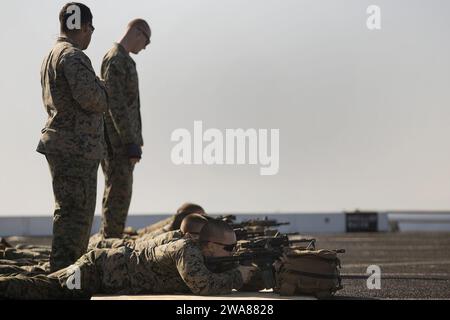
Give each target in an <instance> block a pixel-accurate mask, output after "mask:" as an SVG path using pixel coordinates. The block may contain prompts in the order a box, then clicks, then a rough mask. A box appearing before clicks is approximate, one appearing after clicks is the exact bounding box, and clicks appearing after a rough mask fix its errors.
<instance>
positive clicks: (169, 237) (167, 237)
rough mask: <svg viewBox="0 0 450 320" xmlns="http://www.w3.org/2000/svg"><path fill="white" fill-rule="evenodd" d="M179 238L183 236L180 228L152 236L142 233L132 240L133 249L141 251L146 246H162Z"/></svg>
mask: <svg viewBox="0 0 450 320" xmlns="http://www.w3.org/2000/svg"><path fill="white" fill-rule="evenodd" d="M181 238H183V232H181V230H174V231H168V232H166V233H163V234H160V235H159V236H157V237H154V238H153V237H150V236H149V235H144V236H142V237H140V238H138V239H136V241H135V242H134V250H137V251H142V250H145V249H146V248H150V247H157V246H162V245H164V244H167V243H170V242H172V241H176V240H179V239H181Z"/></svg>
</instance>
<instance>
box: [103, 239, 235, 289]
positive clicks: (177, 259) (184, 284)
mask: <svg viewBox="0 0 450 320" xmlns="http://www.w3.org/2000/svg"><path fill="white" fill-rule="evenodd" d="M114 273H115V271H114V270H111V271H109V270H107V271H106V272H105V271H104V272H103V274H104V275H105V276H107V277H114ZM125 274H126V275H127V276H128V281H129V283H128V288H124V290H121V292H122V293H126V294H144V293H169V294H175V293H193V294H196V295H215V294H229V293H231V291H232V289H240V288H241V286H242V284H243V282H242V277H241V274H240V272H239V271H238V270H237V269H233V270H229V271H226V272H223V273H212V272H211V271H209V270H208V269H207V268H206V266H205V264H204V258H203V255H202V252H201V250H200V248H199V246H198V245H197V244H196V243H195V242H193V241H192V240H191V239H180V240H177V241H173V242H170V243H168V244H165V245H161V246H157V247H148V248H146V249H145V250H143V251H133V252H132V253H131V257H130V258H129V259H127V263H126V272H119V273H118V275H119V276H121V277H123V276H124V275H125ZM109 282H112V283H115V282H116V281H115V279H113V278H112V279H109V278H108V279H103V283H109Z"/></svg>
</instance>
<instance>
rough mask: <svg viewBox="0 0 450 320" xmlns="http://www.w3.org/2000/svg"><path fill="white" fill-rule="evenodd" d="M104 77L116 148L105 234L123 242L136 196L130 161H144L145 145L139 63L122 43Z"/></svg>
mask: <svg viewBox="0 0 450 320" xmlns="http://www.w3.org/2000/svg"><path fill="white" fill-rule="evenodd" d="M101 74H102V78H103V79H104V80H105V83H106V86H107V90H108V94H109V111H108V112H107V113H106V114H105V125H106V133H107V139H108V140H109V142H110V144H111V147H112V150H110V152H109V154H108V157H107V158H105V159H104V160H103V161H102V168H103V173H104V175H105V192H104V196H103V221H102V227H101V233H102V234H103V236H104V237H105V238H120V237H121V236H122V232H123V230H124V228H125V222H126V219H127V215H128V210H129V207H130V203H131V196H132V188H133V171H134V167H135V165H134V164H133V163H132V162H131V161H130V159H140V158H141V154H142V149H141V148H142V146H143V145H144V141H143V138H142V121H141V113H140V100H139V80H138V74H137V70H136V63H135V62H134V61H133V59H132V58H131V57H130V54H129V53H128V52H127V51H126V50H125V48H124V47H122V46H121V45H120V44H118V43H116V44H114V46H113V48H112V49H111V50H110V51H109V52H108V53H107V54H106V55H105V57H104V58H103V63H102V71H101Z"/></svg>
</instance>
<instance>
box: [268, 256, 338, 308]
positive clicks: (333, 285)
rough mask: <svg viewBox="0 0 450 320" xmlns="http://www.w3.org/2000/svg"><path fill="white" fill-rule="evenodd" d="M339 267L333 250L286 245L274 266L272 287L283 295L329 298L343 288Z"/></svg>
mask: <svg viewBox="0 0 450 320" xmlns="http://www.w3.org/2000/svg"><path fill="white" fill-rule="evenodd" d="M340 268H341V263H340V260H339V258H338V257H337V253H336V251H330V250H301V249H295V248H289V249H287V250H286V252H285V254H284V255H283V257H282V258H281V262H280V263H278V265H277V266H276V268H275V277H276V288H275V291H276V292H278V293H279V294H280V295H285V296H292V295H296V294H305V295H313V296H316V297H317V298H320V299H323V298H330V297H331V296H333V295H334V293H335V292H336V291H338V290H340V289H342V288H343V287H342V285H341V276H340Z"/></svg>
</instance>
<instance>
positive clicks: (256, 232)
mask: <svg viewBox="0 0 450 320" xmlns="http://www.w3.org/2000/svg"><path fill="white" fill-rule="evenodd" d="M234 233H235V234H236V239H237V240H238V241H240V240H251V239H254V238H257V237H267V236H272V237H274V236H276V235H277V234H279V232H278V230H274V229H266V228H251V229H249V228H237V229H234ZM283 234H284V235H287V236H295V235H299V233H298V232H291V233H283Z"/></svg>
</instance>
